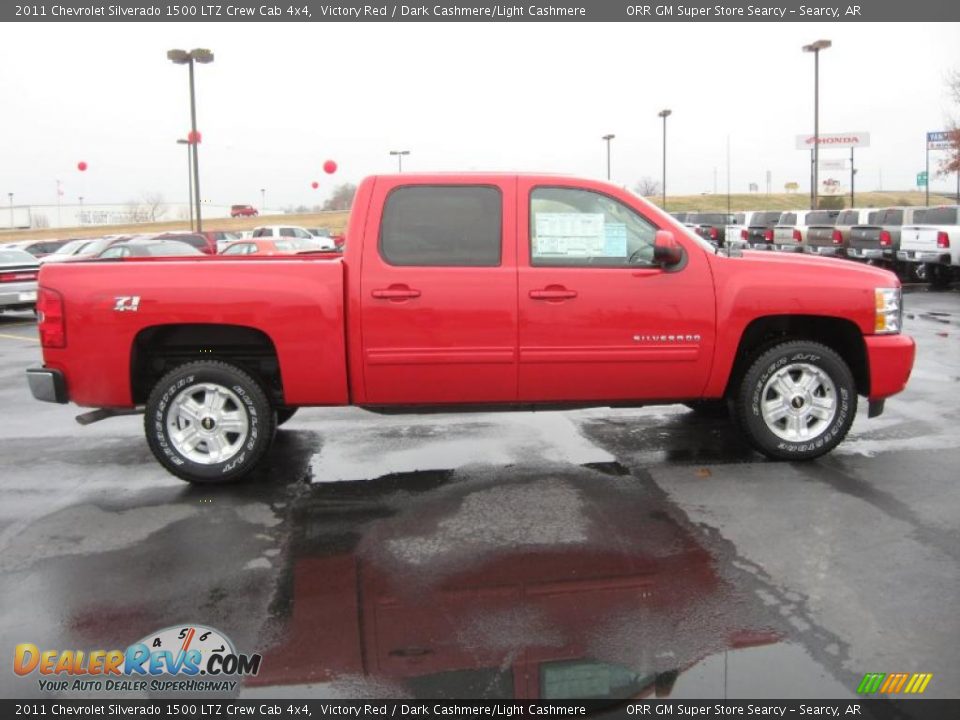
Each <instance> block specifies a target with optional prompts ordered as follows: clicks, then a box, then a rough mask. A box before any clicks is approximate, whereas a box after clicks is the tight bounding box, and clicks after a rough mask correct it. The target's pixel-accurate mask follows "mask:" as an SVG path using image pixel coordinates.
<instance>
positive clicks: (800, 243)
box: [673, 205, 960, 286]
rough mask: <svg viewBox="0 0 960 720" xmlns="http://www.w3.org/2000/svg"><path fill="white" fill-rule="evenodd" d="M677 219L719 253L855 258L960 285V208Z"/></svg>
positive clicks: (909, 275)
mask: <svg viewBox="0 0 960 720" xmlns="http://www.w3.org/2000/svg"><path fill="white" fill-rule="evenodd" d="M673 216H674V217H675V218H677V219H678V220H680V221H681V222H683V223H684V224H685V225H686V226H687V227H689V228H691V229H692V230H693V231H695V232H696V233H697V234H699V235H700V236H702V237H703V238H704V239H706V240H709V241H710V242H712V243H713V244H714V245H716V246H717V247H728V248H733V249H749V250H765V251H769V250H774V251H779V252H800V253H808V254H811V255H822V256H828V257H837V258H847V259H850V260H857V261H860V262H867V263H870V264H873V265H882V266H885V267H888V268H890V269H891V270H894V271H895V272H897V273H898V274H900V275H902V276H904V277H905V278H907V279H910V280H927V281H929V282H931V283H932V284H934V285H939V286H942V285H947V284H949V283H950V282H952V281H954V280H958V279H960V222H958V220H960V206H957V205H948V206H940V207H888V208H851V209H847V210H788V211H786V212H784V211H780V210H762V211H746V212H738V213H732V214H726V213H709V212H680V213H673ZM721 222H723V223H724V224H723V226H722V227H720V223H721Z"/></svg>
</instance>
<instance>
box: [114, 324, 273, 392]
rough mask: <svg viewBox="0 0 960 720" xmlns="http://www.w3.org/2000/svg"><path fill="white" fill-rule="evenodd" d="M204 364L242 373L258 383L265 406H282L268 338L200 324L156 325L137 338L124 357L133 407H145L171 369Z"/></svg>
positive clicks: (248, 330)
mask: <svg viewBox="0 0 960 720" xmlns="http://www.w3.org/2000/svg"><path fill="white" fill-rule="evenodd" d="M204 359H210V360H221V361H225V362H229V363H231V364H233V365H236V366H238V367H240V368H242V369H243V370H245V371H246V372H247V373H249V374H250V375H252V376H253V377H255V378H256V379H257V380H259V381H260V383H261V384H262V385H263V388H264V391H265V392H266V393H267V397H268V398H270V401H271V403H273V404H274V405H276V406H280V405H283V383H282V380H281V377H280V362H279V360H278V359H277V349H276V347H275V346H274V344H273V341H272V340H271V339H270V338H269V336H268V335H267V334H266V333H264V332H262V331H260V330H256V329H254V328H251V327H245V326H243V325H215V324H202V323H198V324H178V325H157V326H154V327H150V328H146V329H144V330H141V331H140V332H139V333H138V334H137V336H136V338H134V341H133V351H132V353H131V356H130V390H131V394H132V396H133V402H134V403H136V404H138V405H140V404H142V403H145V402H146V401H147V397H148V396H149V395H150V391H151V390H152V389H153V386H154V385H156V384H157V381H158V380H159V379H160V378H161V377H163V376H164V375H165V374H166V373H168V372H169V371H170V370H172V369H173V368H175V367H177V366H178V365H183V364H184V363H187V362H192V361H195V360H204Z"/></svg>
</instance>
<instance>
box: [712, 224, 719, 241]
mask: <svg viewBox="0 0 960 720" xmlns="http://www.w3.org/2000/svg"><path fill="white" fill-rule="evenodd" d="M718 237H720V233H719V232H718V231H717V229H716V228H715V227H712V228H710V239H711V240H716V239H717V238H718Z"/></svg>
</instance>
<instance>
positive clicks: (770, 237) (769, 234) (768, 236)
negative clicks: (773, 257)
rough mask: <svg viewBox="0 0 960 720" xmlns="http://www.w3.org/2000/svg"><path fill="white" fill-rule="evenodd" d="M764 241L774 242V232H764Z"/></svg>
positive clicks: (768, 230) (767, 230)
mask: <svg viewBox="0 0 960 720" xmlns="http://www.w3.org/2000/svg"><path fill="white" fill-rule="evenodd" d="M763 239H764V240H766V241H767V242H773V230H771V229H770V228H767V229H766V230H764V231H763Z"/></svg>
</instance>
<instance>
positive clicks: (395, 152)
mask: <svg viewBox="0 0 960 720" xmlns="http://www.w3.org/2000/svg"><path fill="white" fill-rule="evenodd" d="M390 154H391V155H396V156H397V172H398V173H402V172H403V156H404V155H409V154H410V151H409V150H391V151H390Z"/></svg>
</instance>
